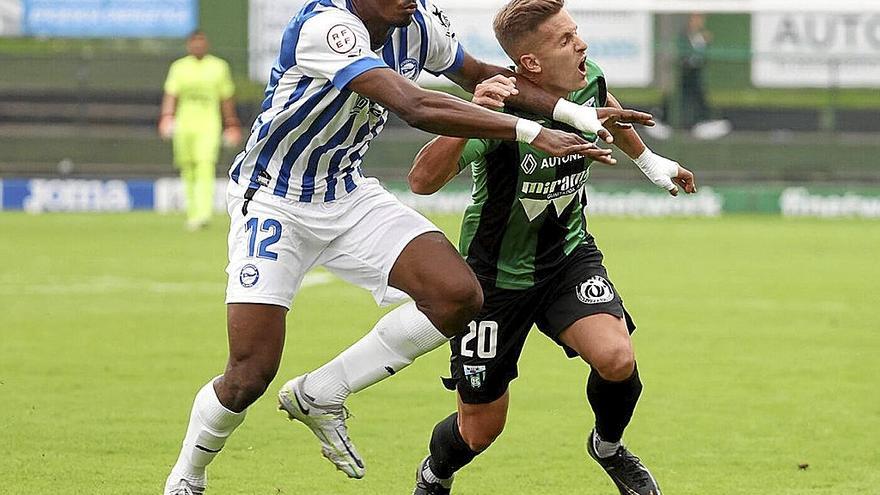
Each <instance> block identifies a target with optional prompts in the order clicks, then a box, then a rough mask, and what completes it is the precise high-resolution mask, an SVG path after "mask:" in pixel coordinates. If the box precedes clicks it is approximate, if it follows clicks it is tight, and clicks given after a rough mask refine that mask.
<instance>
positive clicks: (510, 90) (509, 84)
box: [471, 74, 519, 110]
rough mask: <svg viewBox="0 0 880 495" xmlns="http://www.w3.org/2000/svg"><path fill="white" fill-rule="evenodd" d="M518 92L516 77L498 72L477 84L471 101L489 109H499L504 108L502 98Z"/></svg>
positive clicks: (504, 98)
mask: <svg viewBox="0 0 880 495" xmlns="http://www.w3.org/2000/svg"><path fill="white" fill-rule="evenodd" d="M518 94H519V90H518V89H516V78H515V77H507V76H502V75H501V74H498V75H495V76H492V77H490V78H489V79H486V80H485V81H483V82H481V83H480V84H477V88H476V89H475V90H474V98H473V99H472V100H471V102H472V103H474V104H476V105H480V106H481V107H485V108H488V109H490V110H499V109H502V108H504V100H506V99H507V98H508V97H510V96H513V95H518Z"/></svg>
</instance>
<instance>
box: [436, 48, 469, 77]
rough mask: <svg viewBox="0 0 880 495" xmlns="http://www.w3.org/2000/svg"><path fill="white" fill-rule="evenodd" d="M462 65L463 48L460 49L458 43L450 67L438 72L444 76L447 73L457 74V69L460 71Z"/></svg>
mask: <svg viewBox="0 0 880 495" xmlns="http://www.w3.org/2000/svg"><path fill="white" fill-rule="evenodd" d="M462 64H464V48H462V46H461V43H459V44H458V47H457V49H456V50H455V60H453V61H452V65H450V66H449V67H447V68H445V69H443V70H442V71H440V72H442V73H443V74H446V73H447V72H458V69H461V66H462Z"/></svg>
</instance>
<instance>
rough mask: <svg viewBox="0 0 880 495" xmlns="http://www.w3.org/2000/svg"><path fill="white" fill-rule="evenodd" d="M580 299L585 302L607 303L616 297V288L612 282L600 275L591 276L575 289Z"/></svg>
mask: <svg viewBox="0 0 880 495" xmlns="http://www.w3.org/2000/svg"><path fill="white" fill-rule="evenodd" d="M575 291H576V292H577V297H578V299H580V300H581V302H582V303H584V304H599V303H606V302H608V301H611V300H612V299H614V289H612V288H611V284H610V283H609V282H608V281H607V280H605V279H604V278H603V277H600V276H599V275H595V276H593V277H590V279H589V280H587V281H586V282H583V283H581V284H580V285H578V286H577V288H576V289H575Z"/></svg>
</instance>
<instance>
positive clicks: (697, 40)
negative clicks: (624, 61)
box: [645, 13, 731, 139]
mask: <svg viewBox="0 0 880 495" xmlns="http://www.w3.org/2000/svg"><path fill="white" fill-rule="evenodd" d="M711 42H712V33H711V32H709V30H707V29H706V16H705V15H703V14H698V13H694V14H691V15H690V16H688V21H687V27H686V28H685V30H684V31H683V32H682V33H681V36H680V37H679V43H678V65H679V69H680V70H679V78H678V84H679V85H678V94H677V95H675V96H676V98H670V97H669V95H667V97H666V98H665V101H664V103H663V107H664V108H663V109H662V111H661V114H662V118H663V119H670V117H671V115H670V110H672V109H671V108H670V106H671V105H672V104H673V102H674V104H675V105H676V106H675V110H677V115H676V116H675V117H677V118H675V119H673V120H672V122H671V123H672V124H674V125H675V126H676V127H678V128H682V129H691V131H692V133H693V135H694V137H696V138H698V139H717V138H720V137H722V136H724V135H726V134H728V133H729V132H730V131H731V125H730V122H728V121H727V120H711V119H710V117H711V113H712V112H711V109H710V108H709V103H708V102H707V101H706V90H705V80H704V76H703V71H704V69H705V68H706V63H707V51H708V48H709V44H710V43H711ZM645 130H646V132H647V134H648V135H650V136H652V137H654V138H657V139H667V138H669V137H671V136H672V128H671V127H670V126H669V125H667V124H666V123H663V122H660V121H658V122H657V125H656V126H654V127H652V128H646V129H645Z"/></svg>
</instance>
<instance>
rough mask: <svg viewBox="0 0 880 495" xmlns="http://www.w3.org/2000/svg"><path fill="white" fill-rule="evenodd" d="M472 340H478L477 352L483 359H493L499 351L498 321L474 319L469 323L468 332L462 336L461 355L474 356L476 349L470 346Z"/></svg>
mask: <svg viewBox="0 0 880 495" xmlns="http://www.w3.org/2000/svg"><path fill="white" fill-rule="evenodd" d="M472 340H475V341H476V348H477V349H476V354H477V357H478V358H481V359H492V358H494V357H495V354H496V353H497V352H498V323H496V322H494V321H480V322H476V321H472V322H470V323H468V333H467V335H465V336H464V337H462V338H461V355H462V356H464V357H474V351H473V350H472V349H469V348H468V345H469V344H470V343H471V341H472Z"/></svg>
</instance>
